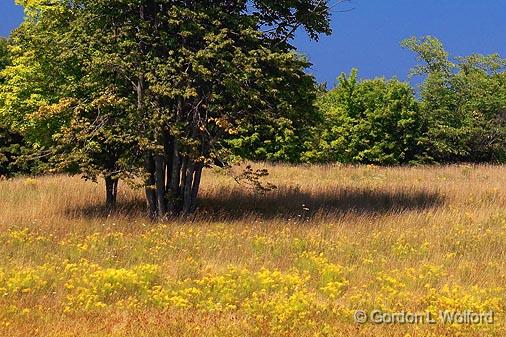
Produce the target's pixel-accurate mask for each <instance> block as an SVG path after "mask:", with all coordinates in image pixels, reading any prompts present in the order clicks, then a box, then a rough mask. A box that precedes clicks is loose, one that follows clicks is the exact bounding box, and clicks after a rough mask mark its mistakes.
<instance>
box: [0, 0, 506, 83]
mask: <svg viewBox="0 0 506 337" xmlns="http://www.w3.org/2000/svg"><path fill="white" fill-rule="evenodd" d="M330 1H335V0H330ZM347 9H353V10H351V11H349V12H339V11H340V10H347ZM22 17H23V13H22V10H21V8H20V7H17V6H15V5H14V0H0V35H2V36H6V35H8V34H9V32H10V31H11V30H12V29H13V28H15V27H16V26H17V25H19V23H20V22H21V20H22ZM332 26H333V29H334V33H333V34H332V36H330V37H326V36H322V38H321V39H320V41H319V42H312V41H309V39H308V38H307V37H306V36H305V34H303V33H302V32H299V34H298V36H297V38H296V39H295V41H294V44H295V45H296V46H297V47H298V48H299V51H300V52H302V53H304V54H306V55H307V56H308V57H309V59H310V60H311V62H312V63H313V67H312V68H311V69H310V70H309V71H310V72H312V73H314V74H315V75H316V77H317V78H318V80H319V81H326V82H328V83H329V85H330V86H331V85H332V84H333V83H334V81H335V78H336V77H337V75H339V73H341V72H349V71H350V69H351V68H353V67H356V68H358V69H359V75H360V77H363V78H369V77H376V76H385V77H393V76H396V77H398V78H400V79H406V77H407V73H408V71H409V69H410V68H411V67H412V66H413V65H414V63H415V58H414V56H413V55H412V54H411V53H410V52H408V51H405V50H403V49H402V48H401V47H400V41H401V40H402V39H404V38H406V37H409V36H413V35H416V36H423V35H433V36H436V37H438V38H440V39H441V40H442V41H443V43H444V44H445V45H446V47H447V49H448V50H449V51H450V53H451V54H452V55H468V54H471V53H474V52H477V53H484V54H488V53H499V54H501V55H502V56H503V57H506V0H351V1H350V2H348V3H344V4H341V5H339V6H337V7H336V8H335V9H334V15H333V20H332Z"/></svg>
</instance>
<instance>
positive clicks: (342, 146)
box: [303, 70, 425, 165]
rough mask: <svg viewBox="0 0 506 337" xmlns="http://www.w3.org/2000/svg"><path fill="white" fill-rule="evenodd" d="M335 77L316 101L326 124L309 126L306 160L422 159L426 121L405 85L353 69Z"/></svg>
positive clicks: (367, 161) (378, 161) (381, 161)
mask: <svg viewBox="0 0 506 337" xmlns="http://www.w3.org/2000/svg"><path fill="white" fill-rule="evenodd" d="M338 80H339V82H338V85H337V86H336V88H334V89H333V90H331V91H329V92H327V93H325V94H323V95H322V96H321V97H320V98H319V99H318V102H317V105H318V107H319V108H320V110H321V112H322V113H323V115H324V122H323V125H321V126H318V127H316V128H314V129H313V135H314V137H313V140H312V142H310V143H307V148H308V150H307V151H306V153H305V154H304V156H303V158H304V160H306V161H309V162H336V161H337V162H341V163H365V164H382V165H393V164H403V163H412V162H419V161H422V160H423V158H424V157H425V154H424V153H423V148H420V147H419V142H420V139H421V137H422V135H423V127H424V120H423V118H422V115H421V113H420V108H419V103H418V102H417V101H416V99H415V95H414V91H413V89H412V88H411V86H410V85H409V84H408V83H403V82H400V81H398V80H396V79H393V80H385V79H383V78H378V79H373V80H364V81H359V80H357V71H356V70H353V71H352V73H351V75H350V76H346V75H344V74H342V75H341V76H340V77H339V79H338Z"/></svg>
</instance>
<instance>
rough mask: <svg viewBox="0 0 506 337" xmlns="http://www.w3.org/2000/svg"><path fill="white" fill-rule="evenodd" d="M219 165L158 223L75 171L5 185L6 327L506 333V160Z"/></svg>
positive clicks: (67, 332)
mask: <svg viewBox="0 0 506 337" xmlns="http://www.w3.org/2000/svg"><path fill="white" fill-rule="evenodd" d="M256 165H257V166H259V167H263V166H265V167H267V168H268V169H269V172H270V176H269V177H268V179H267V180H268V181H270V182H272V183H274V184H275V185H277V186H278V189H276V190H275V191H273V192H271V193H268V194H267V195H265V196H259V195H255V194H254V193H253V192H251V191H249V190H247V189H244V188H243V187H241V186H238V185H237V184H236V183H235V182H234V181H233V179H232V178H230V177H229V176H227V175H225V174H223V173H222V172H220V171H215V170H208V171H207V172H205V175H204V178H203V187H202V194H201V197H202V198H201V201H202V202H201V209H200V211H199V213H198V214H197V215H196V216H195V218H193V219H191V221H182V220H177V221H171V222H168V223H153V222H150V221H148V220H147V219H146V218H145V217H144V210H143V206H144V205H143V199H142V191H135V190H131V189H129V188H127V187H126V186H120V193H119V202H120V207H119V210H118V211H117V212H115V213H114V214H107V212H105V211H104V210H103V208H102V204H103V199H104V196H103V194H104V193H103V187H102V186H101V185H97V184H93V183H90V182H85V181H82V180H80V179H79V178H77V177H66V176H48V177H41V178H36V179H32V178H28V179H27V178H19V179H14V180H6V181H0V254H1V256H2V259H1V260H0V292H2V293H3V296H2V294H0V335H2V336H38V335H40V336H109V335H112V336H315V335H320V336H489V335H490V336H504V335H506V322H505V319H506V315H505V313H506V189H505V186H506V167H505V166H448V167H446V166H445V167H413V168H408V167H403V168H377V167H372V166H358V167H346V166H321V167H315V166H299V167H294V166H287V165H276V166H272V165H263V164H256ZM357 309H363V310H367V311H370V310H373V309H381V310H383V311H385V312H398V311H409V312H427V311H430V312H434V313H437V312H438V311H439V310H473V311H476V312H481V311H488V310H493V311H494V312H495V323H494V324H492V325H488V324H484V325H457V324H455V325H445V324H435V325H427V324H418V325H410V324H404V325H400V324H398V325H376V324H371V323H368V324H364V325H357V324H356V323H355V322H354V320H353V314H354V312H355V310H357Z"/></svg>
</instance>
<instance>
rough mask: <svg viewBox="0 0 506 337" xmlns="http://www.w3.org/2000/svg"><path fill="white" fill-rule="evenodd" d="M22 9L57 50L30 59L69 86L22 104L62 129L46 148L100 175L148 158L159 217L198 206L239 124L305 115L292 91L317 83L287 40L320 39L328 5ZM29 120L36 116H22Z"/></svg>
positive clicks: (74, 4) (81, 3)
mask: <svg viewBox="0 0 506 337" xmlns="http://www.w3.org/2000/svg"><path fill="white" fill-rule="evenodd" d="M25 5H26V6H27V7H28V8H32V10H33V11H35V12H36V14H35V15H32V16H31V19H32V20H35V21H37V23H38V22H46V24H45V25H31V26H30V27H29V28H27V30H32V31H31V32H30V33H28V35H30V36H32V35H34V36H37V37H38V39H41V40H42V41H41V42H43V43H44V44H45V45H49V46H51V48H52V50H54V51H55V52H56V53H51V52H49V53H48V52H46V51H45V50H44V51H42V53H43V54H44V55H42V56H41V57H42V59H43V60H44V62H48V67H46V64H45V63H42V62H41V61H40V59H39V57H38V56H34V54H37V53H36V52H35V51H34V49H35V48H32V49H30V48H28V50H26V49H25V50H23V51H22V52H23V54H24V55H25V57H27V58H28V60H29V61H30V62H27V63H29V64H30V65H31V66H32V67H33V68H34V69H37V70H40V69H41V68H45V70H44V71H47V69H50V70H51V72H53V73H54V74H53V76H57V78H58V79H61V80H63V81H62V82H61V83H62V84H65V83H67V82H70V83H72V84H73V85H74V87H72V88H68V87H65V86H63V87H57V88H56V90H55V86H52V87H50V88H49V89H51V90H49V92H56V93H57V94H56V95H55V97H49V98H46V97H44V102H42V103H41V102H40V101H37V102H35V103H33V102H32V103H33V105H32V106H28V107H27V106H26V105H27V101H29V99H24V100H23V99H21V100H19V101H20V102H21V103H20V104H21V105H24V106H23V109H22V110H23V111H29V110H32V111H33V110H37V111H38V112H39V115H41V116H43V117H45V118H48V119H47V120H50V121H52V122H55V121H56V122H58V123H60V124H58V127H57V130H56V131H53V132H50V134H51V141H57V142H59V144H63V145H65V144H66V146H60V147H59V148H60V149H70V150H71V152H72V153H73V154H75V153H80V155H79V156H77V160H76V163H80V164H78V166H80V169H82V166H83V164H82V163H86V162H87V163H90V162H91V163H94V165H92V166H93V168H94V169H93V170H89V171H91V172H98V171H100V170H97V168H102V167H104V166H103V164H105V163H106V162H107V160H104V159H110V157H111V156H112V157H115V158H116V162H117V161H118V160H119V161H120V162H121V163H128V165H123V166H124V167H123V168H121V169H120V170H121V171H125V172H126V171H128V173H129V174H135V173H132V172H136V168H137V167H136V165H137V164H138V162H139V161H138V160H126V159H125V160H122V159H119V158H124V157H125V158H126V157H130V159H132V158H133V159H138V158H142V161H143V164H142V169H143V177H144V179H145V184H144V185H145V189H146V200H147V204H148V208H149V211H150V214H151V215H152V216H165V215H167V214H170V213H171V214H174V215H177V214H182V213H183V214H187V213H190V212H192V211H193V210H195V207H196V197H197V194H198V190H199V186H200V179H201V175H202V169H203V168H204V166H206V165H208V164H210V163H214V162H217V161H222V160H223V158H224V150H225V149H226V147H225V146H223V145H224V144H223V140H224V139H230V136H231V135H234V134H237V133H238V132H240V131H241V126H242V127H243V129H244V125H247V123H251V122H252V121H254V120H257V121H260V122H262V121H275V120H282V118H286V119H288V120H290V121H292V120H293V121H297V120H298V116H293V115H294V114H293V111H297V110H296V109H293V108H294V106H295V104H298V103H299V102H300V100H297V99H294V97H296V96H295V95H294V93H296V92H300V91H302V90H303V88H304V87H307V84H308V83H314V80H313V79H311V78H310V77H308V76H307V75H306V74H305V73H304V72H303V69H304V68H305V67H306V66H307V65H308V63H307V62H306V61H305V60H303V59H301V58H300V57H299V56H298V55H297V54H296V53H295V50H294V48H293V47H292V46H291V45H290V43H289V42H290V40H291V39H292V38H293V36H294V34H295V32H296V30H297V29H299V28H303V29H305V30H306V31H307V32H308V33H309V34H310V36H311V37H312V38H315V39H316V38H317V37H318V34H319V33H330V27H329V17H330V14H329V5H328V3H327V2H326V1H321V0H297V1H293V0H290V1H245V0H230V1H188V0H187V1H174V0H138V1H128V0H77V1H76V0H74V1H60V0H51V1H43V2H40V1H32V2H25ZM27 25H28V24H27ZM41 26H42V27H45V28H46V30H49V31H48V32H43V31H42V30H40V27H41ZM37 29H39V30H38V31H36V30H37ZM48 36H49V37H50V38H51V43H48V41H47V39H48ZM30 43H31V45H33V43H32V42H30ZM30 43H25V46H26V45H30ZM58 51H59V53H58ZM26 54H28V55H26ZM48 55H49V56H48ZM50 58H52V59H54V62H58V64H53V63H52V59H50ZM32 60H33V62H31V61H32ZM67 65H68V67H67ZM69 69H71V71H70V72H69ZM29 73H30V75H33V76H36V77H37V76H40V75H39V73H38V72H37V71H30V72H29ZM76 74H77V76H76ZM13 77H14V76H13ZM44 78H45V79H47V77H44ZM11 81H12V82H14V83H15V82H16V80H15V79H14V78H12V79H11ZM41 82H42V83H45V82H44V81H41ZM56 83H60V82H59V81H57V82H56ZM13 87H14V89H16V86H15V85H14V86H13ZM21 89H25V88H21ZM16 90H17V89H16ZM37 90H39V91H43V89H42V88H40V87H39V88H37ZM18 92H23V90H18ZM4 96H8V97H15V96H16V95H15V94H12V91H11V93H10V95H4ZM19 96H20V95H17V97H18V98H19ZM25 98H26V97H25ZM291 100H293V102H291ZM13 101H17V100H13ZM307 101H310V100H306V102H307ZM40 103H41V104H40ZM297 108H298V109H299V111H300V107H297ZM18 111H19V110H18ZM104 114H105V115H106V116H107V117H104ZM23 115H24V116H26V115H29V113H22V114H18V116H23ZM54 116H58V117H57V118H53V117H54ZM21 120H23V119H21ZM299 120H300V118H299ZM297 123H300V122H297ZM90 126H91V127H90ZM91 131H93V132H91ZM75 134H77V135H80V136H73V135H75ZM90 134H92V135H93V136H90ZM90 137H91V138H93V137H94V139H93V140H90V139H88V138H90ZM90 143H91V144H92V145H93V146H90ZM68 145H71V146H68ZM72 145H74V146H72ZM105 145H111V146H109V147H107V146H105ZM110 148H115V149H116V150H114V151H112V152H114V153H112V152H111V151H110V150H109V149H110ZM83 149H86V151H82V150H83ZM129 149H130V150H131V151H130V153H128V150H129ZM77 150H79V151H77ZM67 151H69V150H67ZM104 151H105V152H106V153H107V155H106V156H103V154H104ZM118 153H119V155H118ZM97 163H98V164H99V165H98V166H97V165H95V164H97ZM89 166H90V165H87V166H86V167H89ZM117 166H118V165H115V166H114V167H115V169H114V170H113V172H115V170H117ZM107 170H109V168H107ZM107 172H109V171H107ZM115 178H117V175H115Z"/></svg>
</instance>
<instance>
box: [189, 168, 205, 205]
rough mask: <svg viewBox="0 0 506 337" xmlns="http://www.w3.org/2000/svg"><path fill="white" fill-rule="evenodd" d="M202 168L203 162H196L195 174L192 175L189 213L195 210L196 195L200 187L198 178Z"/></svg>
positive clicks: (200, 175)
mask: <svg viewBox="0 0 506 337" xmlns="http://www.w3.org/2000/svg"><path fill="white" fill-rule="evenodd" d="M203 169H204V163H199V164H197V166H196V168H195V176H194V177H193V187H192V193H191V201H190V209H189V213H194V212H195V211H196V210H197V196H198V194H199V189H200V180H201V178H202V170H203Z"/></svg>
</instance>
